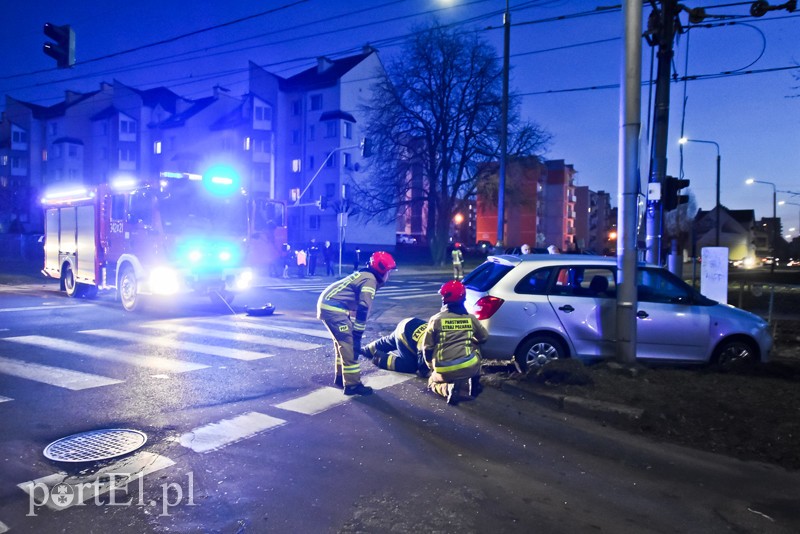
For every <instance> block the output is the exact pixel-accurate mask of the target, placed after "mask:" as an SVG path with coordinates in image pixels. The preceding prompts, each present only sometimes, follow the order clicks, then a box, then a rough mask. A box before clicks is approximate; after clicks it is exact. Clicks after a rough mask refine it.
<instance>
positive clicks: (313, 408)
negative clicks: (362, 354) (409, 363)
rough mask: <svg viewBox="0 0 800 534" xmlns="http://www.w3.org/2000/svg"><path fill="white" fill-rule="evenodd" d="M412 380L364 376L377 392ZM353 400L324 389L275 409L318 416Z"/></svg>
mask: <svg viewBox="0 0 800 534" xmlns="http://www.w3.org/2000/svg"><path fill="white" fill-rule="evenodd" d="M411 378H412V375H409V374H402V373H394V372H389V371H378V372H377V373H373V374H370V375H366V376H364V378H363V380H362V381H363V382H364V384H365V385H367V386H370V387H372V388H374V389H376V390H377V389H384V388H388V387H390V386H394V385H396V384H400V383H402V382H405V381H407V380H411ZM351 398H352V397H348V396H345V395H344V394H343V393H342V390H341V389H339V388H333V387H324V388H321V389H317V390H316V391H312V392H311V393H309V394H307V395H303V396H302V397H298V398H296V399H292V400H288V401H286V402H282V403H280V404H276V405H275V407H276V408H280V409H281V410H288V411H290V412H297V413H302V414H305V415H316V414H318V413H321V412H324V411H325V410H327V409H329V408H333V407H334V406H338V405H340V404H343V403H345V402H347V401H348V400H350V399H351Z"/></svg>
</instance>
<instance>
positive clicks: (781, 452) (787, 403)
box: [509, 358, 800, 470]
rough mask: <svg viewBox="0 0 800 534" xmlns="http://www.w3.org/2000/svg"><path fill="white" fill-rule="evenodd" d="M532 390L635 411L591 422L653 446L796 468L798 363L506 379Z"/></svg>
mask: <svg viewBox="0 0 800 534" xmlns="http://www.w3.org/2000/svg"><path fill="white" fill-rule="evenodd" d="M509 379H515V380H520V381H522V382H525V383H526V384H527V386H529V387H532V388H533V389H535V390H538V391H541V392H546V393H551V394H553V393H555V394H559V395H570V396H575V397H582V398H585V399H592V400H598V401H605V402H612V403H617V404H621V405H624V406H628V407H632V408H638V409H641V410H642V416H641V417H640V418H638V419H625V418H615V419H609V420H607V421H606V420H605V419H603V418H602V415H601V414H598V416H597V417H598V419H603V421H604V422H605V423H607V424H609V425H611V426H614V427H617V428H621V429H623V430H627V431H630V432H634V433H637V434H642V435H646V436H649V437H652V438H655V439H660V440H664V441H669V442H672V443H677V444H680V445H685V446H689V447H694V448H697V449H702V450H705V451H709V452H714V453H719V454H725V455H729V456H734V457H737V458H741V459H743V460H758V461H763V462H769V463H773V464H777V465H780V466H782V467H785V468H787V469H792V470H796V469H800V446H798V443H800V359H794V358H791V359H790V358H785V359H776V360H775V361H772V362H770V363H767V364H756V365H749V366H742V367H738V368H734V369H730V370H727V371H721V370H719V369H713V368H709V367H694V368H674V367H648V366H642V365H635V366H622V365H619V364H615V363H599V364H595V365H583V364H582V363H580V362H579V361H576V360H563V361H558V362H552V363H550V364H548V365H546V366H544V367H543V368H541V369H538V370H536V371H531V372H529V373H528V374H527V375H523V376H520V375H517V376H516V377H514V376H513V375H512V376H509Z"/></svg>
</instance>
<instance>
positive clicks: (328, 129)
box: [325, 121, 336, 137]
mask: <svg viewBox="0 0 800 534" xmlns="http://www.w3.org/2000/svg"><path fill="white" fill-rule="evenodd" d="M325 137H336V121H326V122H325Z"/></svg>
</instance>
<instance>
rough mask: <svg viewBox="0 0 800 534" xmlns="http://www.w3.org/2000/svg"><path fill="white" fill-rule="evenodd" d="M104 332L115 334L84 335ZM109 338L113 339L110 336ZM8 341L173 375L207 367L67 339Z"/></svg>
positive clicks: (98, 331) (13, 338)
mask: <svg viewBox="0 0 800 534" xmlns="http://www.w3.org/2000/svg"><path fill="white" fill-rule="evenodd" d="M104 332H113V331H112V330H88V331H84V332H82V333H88V334H92V333H95V334H96V335H103V333H104ZM107 337H113V336H108V335H107ZM141 337H142V336H138V338H137V339H136V340H137V341H141ZM4 339H5V340H6V341H11V342H13V343H21V344H24V345H34V346H36V347H43V348H46V349H52V350H56V351H60V352H69V353H71V354H78V355H80V356H85V357H88V358H96V359H98V360H107V361H112V362H119V363H124V364H127V365H134V366H137V367H147V368H150V369H158V370H161V371H172V372H173V373H184V372H186V371H196V370H198V369H205V368H206V367H208V366H207V365H201V364H199V363H192V362H184V361H180V360H171V359H169V358H161V357H159V356H145V355H141V354H134V353H131V352H124V351H121V350H118V349H109V348H105V347H95V346H93V345H87V344H85V343H78V342H75V341H68V340H66V339H56V338H51V337H45V336H18V337H7V338H4Z"/></svg>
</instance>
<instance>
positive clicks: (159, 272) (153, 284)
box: [150, 267, 178, 295]
mask: <svg viewBox="0 0 800 534" xmlns="http://www.w3.org/2000/svg"><path fill="white" fill-rule="evenodd" d="M150 291H152V292H153V293H155V294H158V295H172V294H174V293H177V291H178V273H176V272H175V271H173V270H172V269H170V268H168V267H157V268H155V269H153V272H151V273H150Z"/></svg>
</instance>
